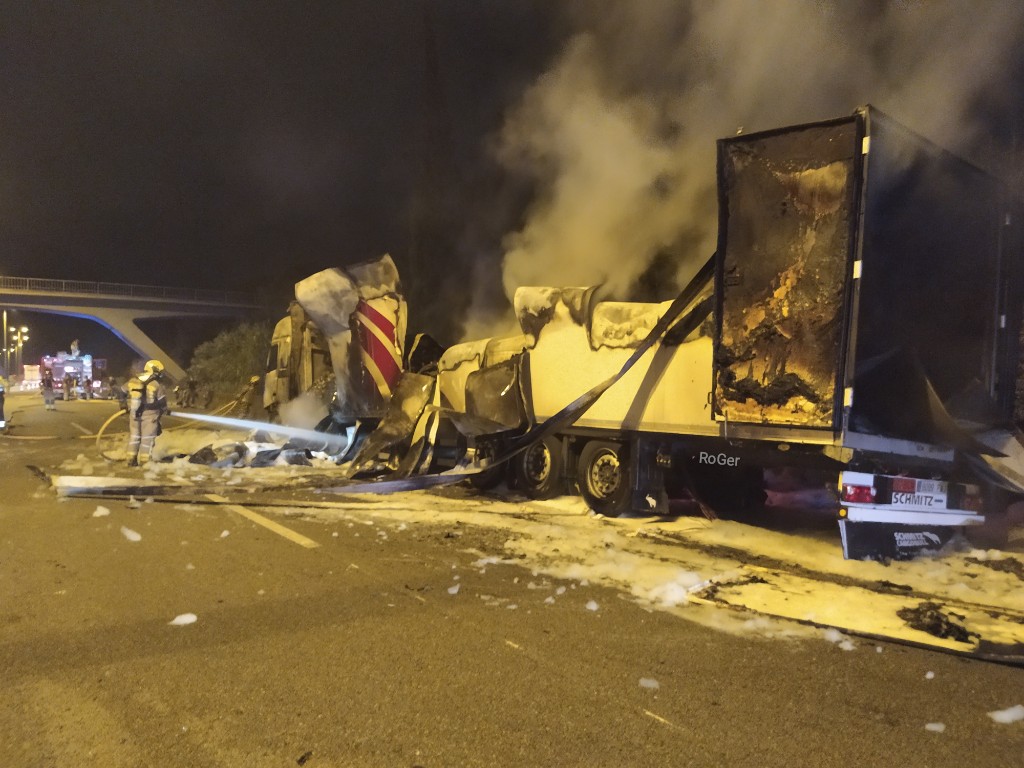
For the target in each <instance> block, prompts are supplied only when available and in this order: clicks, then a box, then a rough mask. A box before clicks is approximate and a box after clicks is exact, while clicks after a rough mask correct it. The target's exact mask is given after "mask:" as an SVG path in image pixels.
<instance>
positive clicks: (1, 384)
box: [0, 376, 7, 429]
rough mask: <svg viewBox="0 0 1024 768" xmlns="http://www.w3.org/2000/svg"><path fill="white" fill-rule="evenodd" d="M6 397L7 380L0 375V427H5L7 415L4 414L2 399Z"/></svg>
mask: <svg viewBox="0 0 1024 768" xmlns="http://www.w3.org/2000/svg"><path fill="white" fill-rule="evenodd" d="M6 397H7V380H6V379H4V377H3V376H0V429H7V416H6V415H5V414H4V399H5V398H6Z"/></svg>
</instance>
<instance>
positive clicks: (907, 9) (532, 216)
mask: <svg viewBox="0 0 1024 768" xmlns="http://www.w3.org/2000/svg"><path fill="white" fill-rule="evenodd" d="M565 6H566V10H565V11H564V13H565V17H566V19H567V20H568V21H569V22H570V23H571V24H572V25H573V28H574V29H575V30H577V31H576V33H575V34H574V35H573V36H572V37H571V39H570V40H569V42H568V43H567V45H566V46H565V47H564V49H563V50H562V52H561V53H560V55H559V56H558V58H557V60H556V61H554V63H553V65H552V66H551V67H550V68H549V70H548V71H547V72H545V73H544V74H543V75H542V76H541V77H540V78H539V79H538V80H537V81H536V82H534V83H533V85H532V86H531V87H530V88H529V89H528V90H527V91H526V92H525V94H524V96H523V98H522V99H521V100H520V102H519V103H518V104H517V105H516V106H515V107H514V108H513V109H512V110H511V111H510V113H509V115H508V119H507V121H506V123H505V125H504V127H503V129H502V131H501V134H500V136H499V137H498V142H497V147H498V149H497V158H498V160H499V162H500V163H501V164H502V165H503V166H504V167H505V168H506V169H507V170H508V171H510V172H513V173H516V174H520V175H523V176H525V177H526V178H528V179H529V180H530V181H531V182H532V183H533V185H534V188H535V190H536V194H535V197H534V199H533V202H532V204H531V205H530V206H529V208H528V211H527V216H526V218H525V219H524V222H523V223H522V225H521V226H520V227H519V228H518V229H516V230H515V231H513V232H510V233H508V234H507V236H506V237H505V239H504V265H503V274H502V282H503V287H504V291H505V294H506V296H508V297H511V295H512V294H513V292H514V291H515V289H516V288H517V287H518V286H521V285H550V286H563V285H573V286H588V285H596V284H603V285H604V289H605V291H606V293H607V294H609V295H612V296H615V297H618V298H633V297H635V296H637V295H640V294H642V293H644V286H645V285H646V286H648V287H649V286H650V285H651V284H652V282H653V283H654V284H655V285H656V288H657V292H658V293H660V295H659V296H656V297H651V296H649V295H647V296H645V298H658V299H665V298H669V297H671V296H672V295H673V292H674V291H675V290H677V289H678V287H679V286H680V285H681V284H682V283H683V282H684V281H685V280H686V279H687V278H688V277H689V276H690V275H691V274H692V273H693V272H694V271H695V270H696V269H697V268H698V267H699V265H700V264H701V263H703V261H704V260H705V259H706V258H707V257H708V256H709V255H710V254H711V253H712V252H713V251H714V248H715V239H716V233H717V204H716V196H715V173H714V167H715V139H717V138H720V137H723V136H728V135H732V134H735V133H737V132H738V131H743V132H751V131H756V130H763V129H768V128H773V127H778V126H783V125H790V124H795V123H800V122H808V121H813V120H819V119H826V118H830V117H836V116H840V115H846V114H849V113H851V112H852V111H853V110H854V109H855V108H856V107H858V106H861V105H863V104H867V103H871V104H873V105H874V106H876V107H879V108H881V109H882V110H884V111H886V112H888V113H889V114H891V115H892V116H893V117H895V118H896V119H897V120H899V121H900V122H902V123H904V124H905V125H907V126H908V127H910V128H912V129H913V130H915V131H917V132H918V133H921V134H923V135H925V136H926V137H928V138H930V139H932V140H933V141H935V142H937V143H939V144H940V145H942V146H945V147H948V148H950V149H953V150H955V151H958V152H961V153H964V154H966V155H968V156H970V154H971V153H973V152H976V151H978V150H979V148H981V149H985V148H986V145H988V146H987V149H989V150H991V149H992V146H991V145H992V144H993V142H995V141H997V139H996V138H994V137H993V133H992V130H991V125H992V119H993V116H995V117H996V118H998V119H1002V121H1003V122H1004V124H1006V123H1007V122H1009V124H1010V125H1011V128H1013V129H1015V127H1016V125H1017V121H1018V120H1019V116H1018V115H1017V114H1016V113H1015V112H1014V110H1016V109H1017V107H1016V100H1017V97H1016V95H1015V94H1016V91H1017V90H1019V89H1018V88H1016V87H1014V86H1013V84H1012V83H1013V78H1014V77H1018V78H1019V76H1020V71H1019V67H1020V64H1019V62H1018V61H1017V60H1016V58H1015V57H1017V56H1018V54H1017V49H1018V47H1019V46H1018V42H1019V39H1020V37H1021V29H1022V21H1024V5H1021V4H1017V3H1011V2H995V1H985V2H976V3H970V4H967V3H963V4H959V3H953V2H929V3H926V2H913V1H912V0H904V2H883V1H882V0H859V1H856V2H852V1H850V0H843V1H839V0H776V2H772V3H749V2H746V1H745V0H720V1H718V2H705V1H703V0H693V1H692V2H678V0H675V1H673V0H637V2H629V3H607V2H598V1H597V0H594V1H593V2H578V1H576V2H572V3H566V4H565ZM1015 68H1017V70H1015ZM1013 132H1014V131H1013V130H1011V131H1010V133H1013ZM1005 135H1006V132H1003V136H1005ZM647 293H650V292H649V291H648V292H647Z"/></svg>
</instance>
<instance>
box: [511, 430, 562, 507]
mask: <svg viewBox="0 0 1024 768" xmlns="http://www.w3.org/2000/svg"><path fill="white" fill-rule="evenodd" d="M511 461H512V473H513V475H514V476H515V480H516V485H517V487H518V488H519V490H521V491H522V492H523V493H525V494H526V495H527V496H529V497H530V498H531V499H550V498H554V497H555V496H560V495H561V494H562V493H563V492H564V489H565V488H564V486H565V483H564V481H563V477H562V474H563V472H562V470H563V468H564V465H565V459H564V457H563V455H562V441H561V440H559V439H558V438H557V437H555V436H553V435H548V436H547V437H543V438H541V439H540V440H538V441H537V442H535V443H534V444H533V445H531V446H530V447H529V448H527V449H526V450H524V451H520V452H519V453H517V454H516V455H515V456H514V457H513V458H512V460H511Z"/></svg>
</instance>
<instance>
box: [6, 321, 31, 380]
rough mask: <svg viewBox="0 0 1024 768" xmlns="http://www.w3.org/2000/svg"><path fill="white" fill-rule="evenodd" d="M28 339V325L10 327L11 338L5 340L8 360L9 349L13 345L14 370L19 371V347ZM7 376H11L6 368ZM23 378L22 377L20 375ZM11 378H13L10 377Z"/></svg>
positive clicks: (20, 356) (20, 354)
mask: <svg viewBox="0 0 1024 768" xmlns="http://www.w3.org/2000/svg"><path fill="white" fill-rule="evenodd" d="M26 341H28V326H27V325H23V326H21V327H20V328H12V329H11V338H10V339H8V340H7V358H8V361H9V360H10V349H11V346H12V345H13V346H14V365H15V370H16V371H21V362H22V353H21V348H22V347H23V346H24V344H25V342H26ZM7 378H9V379H10V378H12V377H11V372H10V370H7ZM20 378H24V377H20ZM12 380H13V379H12Z"/></svg>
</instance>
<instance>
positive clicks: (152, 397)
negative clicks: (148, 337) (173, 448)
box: [126, 360, 170, 467]
mask: <svg viewBox="0 0 1024 768" xmlns="http://www.w3.org/2000/svg"><path fill="white" fill-rule="evenodd" d="M163 375H164V364H163V363H161V362H160V361H159V360H150V361H149V362H148V363H146V366H145V367H144V368H143V369H142V373H140V374H138V375H137V376H133V377H132V378H130V379H129V380H128V384H127V385H126V387H127V389H128V466H129V467H137V466H139V463H140V462H145V461H147V460H148V459H149V458H150V456H151V455H152V453H153V444H154V443H155V442H156V438H157V435H159V434H160V431H161V429H160V417H161V416H163V415H164V414H165V413H169V412H170V411H169V410H168V408H167V393H166V391H165V390H164V385H163V384H162V383H161V382H160V380H161V379H162V378H163Z"/></svg>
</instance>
